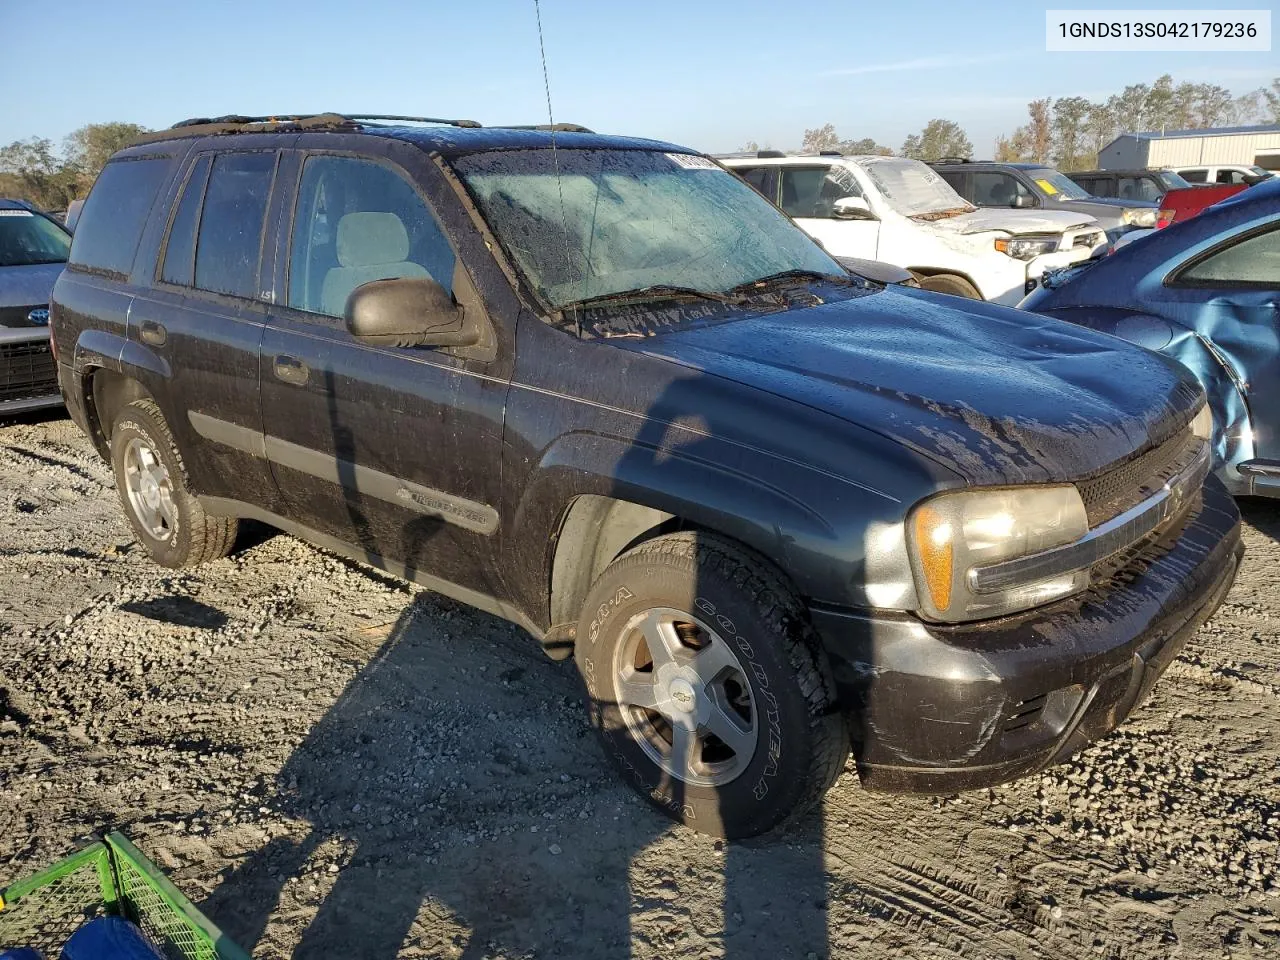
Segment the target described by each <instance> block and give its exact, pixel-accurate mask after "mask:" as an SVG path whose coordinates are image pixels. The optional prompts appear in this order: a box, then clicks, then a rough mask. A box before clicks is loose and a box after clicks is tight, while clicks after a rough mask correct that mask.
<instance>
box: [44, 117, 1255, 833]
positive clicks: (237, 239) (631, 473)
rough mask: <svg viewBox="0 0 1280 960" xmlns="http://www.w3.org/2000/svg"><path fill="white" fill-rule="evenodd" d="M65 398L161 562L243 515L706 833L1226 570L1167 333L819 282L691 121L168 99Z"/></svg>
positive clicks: (1173, 606)
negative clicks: (613, 121)
mask: <svg viewBox="0 0 1280 960" xmlns="http://www.w3.org/2000/svg"><path fill="white" fill-rule="evenodd" d="M53 312H54V317H53V326H54V338H55V342H56V347H57V355H58V358H59V372H60V377H61V384H62V389H63V391H64V393H65V396H66V400H67V405H68V407H69V409H70V410H71V413H72V415H73V416H74V417H75V419H76V421H77V423H79V424H80V426H81V427H82V428H83V429H84V430H85V432H86V433H87V434H88V436H89V437H90V438H91V439H92V441H93V443H94V444H95V445H96V447H97V448H98V450H99V451H100V452H101V453H102V455H103V456H104V457H107V458H110V461H111V463H112V464H113V467H114V470H115V476H116V482H117V484H118V487H119V490H120V495H121V500H122V502H123V504H124V509H125V512H126V514H127V515H128V518H129V522H130V523H131V524H132V525H133V528H134V530H135V531H136V533H137V536H138V539H139V541H140V542H141V543H142V544H143V545H144V546H145V548H146V549H147V550H148V551H149V552H150V554H151V556H152V557H154V558H155V559H156V560H157V561H158V562H159V563H162V564H165V565H168V566H173V567H178V566H187V565H191V564H195V563H200V562H203V561H208V560H214V559H216V558H218V557H222V556H223V555H225V554H226V553H227V552H228V551H229V550H231V548H232V545H233V542H234V540H235V538H236V524H237V519H238V518H254V519H256V520H260V521H265V522H266V523H268V524H272V525H274V526H276V527H278V528H280V529H282V530H285V531H288V532H289V533H292V534H294V535H296V536H299V537H303V538H305V539H307V540H309V541H311V542H313V543H315V544H318V545H320V546H322V547H324V548H327V549H329V550H333V551H336V552H338V553H341V554H345V555H347V556H350V557H354V558H357V559H359V560H361V561H364V562H367V563H370V564H373V565H375V566H378V567H381V568H384V569H386V570H389V571H392V572H394V573H396V574H398V575H400V576H404V577H407V578H410V579H412V580H415V581H417V582H418V583H421V584H424V585H426V586H428V587H431V588H433V589H435V590H438V591H440V592H441V593H444V594H447V595H449V596H452V597H455V598H459V599H461V600H463V601H465V602H467V603H469V604H472V605H474V606H476V607H479V608H480V609H482V610H486V611H489V612H491V613H493V614H496V615H498V616H500V617H505V618H507V619H509V620H511V621H514V622H515V623H517V624H519V625H521V626H522V627H524V628H525V629H527V630H528V631H529V632H530V633H531V634H532V635H533V636H534V637H536V638H538V639H539V640H540V641H541V642H542V644H543V645H544V648H545V649H546V650H547V651H548V652H549V653H551V654H552V655H553V656H568V655H570V654H572V655H574V656H576V659H577V665H578V667H579V669H580V671H581V673H582V675H583V678H584V680H585V687H586V693H587V702H588V706H589V712H590V716H591V719H592V721H593V723H594V725H595V726H596V728H597V729H598V730H599V733H600V736H601V737H602V739H603V741H604V743H605V745H606V747H607V750H608V752H609V753H610V754H611V755H612V757H613V758H614V759H615V760H616V762H617V764H618V766H619V767H620V769H621V770H622V771H623V773H624V775H625V776H626V777H627V778H628V779H629V780H631V781H632V782H633V783H634V784H635V786H636V787H637V788H638V789H639V790H640V791H641V793H643V794H644V796H646V797H647V798H649V799H650V800H651V801H652V802H653V803H654V804H656V805H657V806H658V807H660V808H661V809H662V810H664V811H665V812H666V813H668V814H669V815H671V816H672V817H674V818H676V819H678V820H682V821H684V822H686V823H689V824H690V825H692V826H695V827H697V828H699V829H702V830H706V831H709V832H713V833H719V834H723V835H729V836H745V835H751V834H755V833H759V832H762V831H764V830H767V829H769V828H771V827H773V826H774V825H776V824H778V823H779V822H781V821H782V820H783V819H784V818H785V817H786V816H787V815H788V814H790V813H792V812H794V811H796V810H798V809H802V808H804V807H806V806H808V805H810V804H812V803H813V802H815V801H816V800H817V799H818V798H819V797H820V796H821V795H822V793H823V791H824V790H825V789H826V788H827V786H828V785H829V784H830V783H831V782H832V781H833V780H834V778H835V777H836V776H837V775H838V774H839V773H840V771H841V769H842V768H843V767H844V764H845V760H846V757H847V756H848V753H849V749H850V745H851V744H852V747H853V750H854V753H855V756H856V759H857V766H858V770H859V772H860V774H861V776H862V777H863V778H864V781H865V782H866V783H867V784H868V785H869V786H871V787H879V788H884V789H890V790H916V791H941V792H951V791H954V790H956V789H959V788H965V787H972V786H977V785H985V784H991V783H995V782H998V781H1002V780H1005V779H1008V778H1011V777H1015V776H1018V775H1021V774H1024V773H1026V772H1028V771H1030V770H1034V769H1037V768H1039V767H1042V766H1044V765H1045V764H1047V763H1051V762H1054V761H1056V760H1058V759H1060V758H1062V757H1064V756H1066V755H1067V754H1069V753H1070V752H1071V751H1073V750H1076V749H1077V748H1079V747H1080V746H1081V745H1083V744H1085V743H1087V742H1088V741H1089V740H1091V739H1093V738H1095V737H1097V736H1099V735H1101V734H1102V733H1105V732H1106V731H1107V730H1109V729H1111V728H1112V727H1113V726H1115V724H1117V723H1119V722H1120V721H1121V720H1122V719H1123V718H1124V717H1125V716H1126V715H1127V714H1128V713H1129V711H1130V710H1132V709H1133V707H1134V706H1135V704H1137V703H1138V702H1139V701H1140V700H1141V699H1142V698H1143V696H1145V694H1146V693H1147V692H1148V691H1149V690H1150V688H1151V685H1152V683H1153V682H1154V681H1155V679H1156V677H1157V676H1158V675H1159V674H1160V672H1161V670H1162V669H1163V668H1164V667H1165V666H1166V665H1167V664H1168V663H1169V661H1170V660H1171V658H1172V657H1173V656H1174V655H1175V653H1176V652H1177V650H1178V649H1179V647H1180V645H1181V644H1182V643H1183V642H1184V640H1185V639H1186V638H1187V636H1188V635H1189V634H1190V633H1192V632H1193V631H1194V630H1195V629H1196V628H1197V627H1198V626H1199V624H1200V623H1201V622H1202V621H1203V620H1204V619H1205V618H1206V617H1208V616H1209V615H1210V614H1211V613H1212V612H1213V610H1214V609H1215V608H1216V607H1217V606H1218V604H1219V602H1220V601H1221V599H1222V597H1223V594H1224V593H1225V592H1226V590H1227V588H1228V587H1229V586H1230V584H1231V582H1232V579H1233V577H1234V574H1235V570H1236V565H1237V561H1238V557H1239V553H1240V539H1239V531H1238V526H1239V518H1238V514H1237V513H1236V508H1235V504H1234V503H1233V501H1232V499H1231V498H1230V496H1228V494H1227V493H1226V491H1225V490H1224V489H1223V487H1222V485H1221V484H1220V483H1219V482H1218V481H1217V480H1216V479H1214V478H1212V477H1210V476H1209V466H1210V463H1209V450H1208V446H1207V444H1206V440H1205V438H1206V437H1207V435H1208V418H1207V410H1206V408H1205V401H1204V395H1203V393H1202V392H1201V390H1200V388H1199V387H1198V386H1197V384H1196V381H1195V379H1194V378H1193V377H1192V376H1191V375H1190V374H1189V373H1187V372H1186V371H1185V370H1183V368H1181V367H1180V366H1178V365H1177V364H1176V363H1174V362H1173V361H1171V360H1168V359H1166V358H1164V357H1161V356H1158V355H1156V354H1154V353H1148V352H1146V351H1144V350H1141V349H1139V348H1137V347H1134V346H1131V345H1130V344H1127V343H1124V342H1122V341H1119V340H1116V339H1113V338H1110V337H1105V336H1102V335H1100V334H1096V333H1093V332H1092V331H1089V330H1086V329H1082V328H1080V327H1076V326H1072V325H1070V324H1065V323H1059V322H1057V321H1053V320H1047V319H1043V318H1039V319H1038V318H1035V317H1031V316H1028V315H1025V314H1022V313H1018V312H1015V311H1013V310H1007V309H1005V308H1002V307H996V306H992V305H988V304H983V303H974V302H970V301H962V300H959V299H957V298H954V297H947V296H941V295H936V294H930V293H927V292H925V291H921V290H915V289H909V288H905V287H901V286H887V287H886V286H884V285H881V284H879V283H876V282H873V281H869V280H866V279H865V278H860V277H858V276H855V275H851V274H849V273H847V272H845V271H844V270H842V269H841V268H840V266H839V265H838V264H837V263H836V262H835V261H833V260H832V259H831V258H829V257H828V256H827V255H826V254H825V253H824V252H823V251H822V249H821V248H820V247H819V246H818V245H817V244H815V243H814V242H813V241H812V240H810V239H809V238H808V237H807V236H806V235H805V234H804V232H803V231H801V230H800V229H798V228H797V227H796V226H795V225H794V224H793V223H792V222H791V221H790V220H789V219H788V218H787V217H786V215H785V214H783V213H781V212H780V211H779V210H778V209H777V208H775V207H773V206H772V205H770V204H769V203H768V202H767V201H765V200H764V199H763V198H762V197H761V196H760V195H759V194H758V193H756V192H755V191H754V190H753V189H751V187H749V186H748V185H747V184H745V183H743V182H742V181H741V180H739V179H738V178H737V177H735V176H734V175H733V174H732V173H730V172H729V171H727V170H726V169H725V168H723V167H721V166H720V165H719V164H717V163H716V162H715V161H713V160H711V159H709V158H708V157H705V156H703V155H700V154H697V153H695V152H693V151H690V150H688V149H686V148H683V147H678V146H674V145H672V144H666V143H656V142H652V141H647V140H631V139H624V138H621V137H611V136H600V135H596V134H592V133H589V132H568V131H565V130H547V129H529V128H489V129H482V128H477V127H476V125H474V124H465V125H464V124H461V123H454V124H448V123H444V122H438V123H436V124H435V125H419V126H412V125H400V126H379V125H378V123H377V122H376V118H361V119H355V118H350V117H342V116H336V115H326V116H320V117H312V118H293V119H285V120H279V119H277V120H274V121H260V122H259V121H253V120H246V119H244V118H235V119H224V120H223V121H220V122H202V123H194V124H192V125H187V126H179V127H178V128H175V129H171V130H169V131H165V132H163V133H161V134H157V135H151V138H150V140H149V141H148V142H144V143H141V144H138V145H135V146H133V147H130V148H129V149H126V150H124V151H122V152H121V153H119V154H117V155H116V156H115V157H114V158H113V159H112V160H111V162H110V163H108V164H107V166H106V168H105V169H104V170H103V172H102V175H101V176H100V177H99V178H98V181H97V185H96V186H95V187H94V188H93V191H92V193H91V194H90V196H89V198H88V200H87V202H86V204H85V207H84V211H83V213H82V215H81V218H80V222H79V226H78V229H77V230H76V234H75V243H74V247H73V249H72V253H71V262H70V265H69V266H68V268H67V270H66V272H65V273H64V274H63V276H62V278H61V279H60V280H59V281H58V285H57V289H56V291H55V294H54V305H53Z"/></svg>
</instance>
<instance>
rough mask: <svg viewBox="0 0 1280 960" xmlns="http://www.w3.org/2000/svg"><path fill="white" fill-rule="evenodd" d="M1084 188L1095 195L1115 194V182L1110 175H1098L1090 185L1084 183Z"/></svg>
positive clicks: (1110, 195) (1106, 195)
mask: <svg viewBox="0 0 1280 960" xmlns="http://www.w3.org/2000/svg"><path fill="white" fill-rule="evenodd" d="M1085 189H1086V190H1088V191H1089V192H1090V193H1092V194H1093V195H1094V196H1095V197H1114V196H1115V195H1116V182H1115V180H1113V179H1112V178H1111V177H1098V178H1097V179H1096V180H1094V181H1093V185H1092V187H1090V186H1089V185H1087V184H1086V185H1085Z"/></svg>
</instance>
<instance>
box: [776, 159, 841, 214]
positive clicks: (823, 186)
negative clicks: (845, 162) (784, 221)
mask: <svg viewBox="0 0 1280 960" xmlns="http://www.w3.org/2000/svg"><path fill="white" fill-rule="evenodd" d="M778 176H779V179H780V180H781V186H782V203H781V207H782V209H783V210H785V211H786V212H787V213H789V214H790V215H791V216H793V217H811V218H812V217H819V218H825V217H830V216H831V208H832V207H833V206H834V204H835V202H836V201H837V200H839V199H841V198H843V197H861V196H862V191H861V190H860V189H859V188H858V183H857V181H856V180H854V178H853V175H852V174H850V173H848V172H847V171H845V170H844V169H843V168H842V167H782V168H780V169H779V171H778Z"/></svg>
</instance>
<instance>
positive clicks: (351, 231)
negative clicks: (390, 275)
mask: <svg viewBox="0 0 1280 960" xmlns="http://www.w3.org/2000/svg"><path fill="white" fill-rule="evenodd" d="M408 255H409V234H408V232H407V231H406V230H405V228H404V224H403V223H401V221H400V218H399V217H397V216H396V215H395V214H394V213H348V214H347V215H346V216H344V217H343V218H342V219H341V220H339V221H338V262H339V263H340V264H342V265H343V266H344V267H373V266H377V265H378V264H382V263H402V262H403V261H404V259H405V257H407V256H408Z"/></svg>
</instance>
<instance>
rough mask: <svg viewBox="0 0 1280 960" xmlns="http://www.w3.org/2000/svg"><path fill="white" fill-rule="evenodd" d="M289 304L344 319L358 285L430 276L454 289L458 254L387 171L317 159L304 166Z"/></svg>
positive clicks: (404, 184) (410, 191)
mask: <svg viewBox="0 0 1280 960" xmlns="http://www.w3.org/2000/svg"><path fill="white" fill-rule="evenodd" d="M290 249H291V253H290V261H289V299H288V304H289V306H291V307H294V308H296V309H298V310H306V311H308V312H310V313H319V314H325V315H327V316H331V317H341V316H342V314H343V311H344V308H345V307H346V303H347V297H348V296H349V295H350V294H351V291H352V290H354V289H355V288H356V287H358V286H360V285H361V284H365V283H369V282H371V281H373V280H392V279H398V278H400V277H429V278H430V279H432V280H434V281H435V282H436V283H438V284H440V286H442V287H444V289H445V290H446V291H449V292H450V293H452V291H453V269H454V264H455V260H456V258H455V256H454V253H453V249H452V248H451V247H450V246H449V241H448V240H447V239H446V238H445V235H444V231H443V230H442V229H441V227H440V222H439V221H438V220H437V219H436V217H435V214H433V213H432V212H431V210H430V209H429V208H428V207H427V205H426V202H425V201H423V199H422V198H421V197H420V196H419V195H418V193H417V191H416V190H415V189H414V188H413V187H412V186H411V185H410V184H409V182H408V181H406V180H405V179H404V178H403V177H401V176H400V175H399V174H398V173H396V172H395V171H394V170H392V169H391V168H390V167H387V166H384V165H383V164H381V163H376V162H374V161H372V160H362V159H357V158H354V157H336V156H323V155H322V156H313V157H309V158H308V159H307V161H306V163H305V164H304V165H303V168H302V179H301V183H300V184H299V187H298V202H297V210H296V213H295V215H294V222H293V239H292V241H291V248H290Z"/></svg>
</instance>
